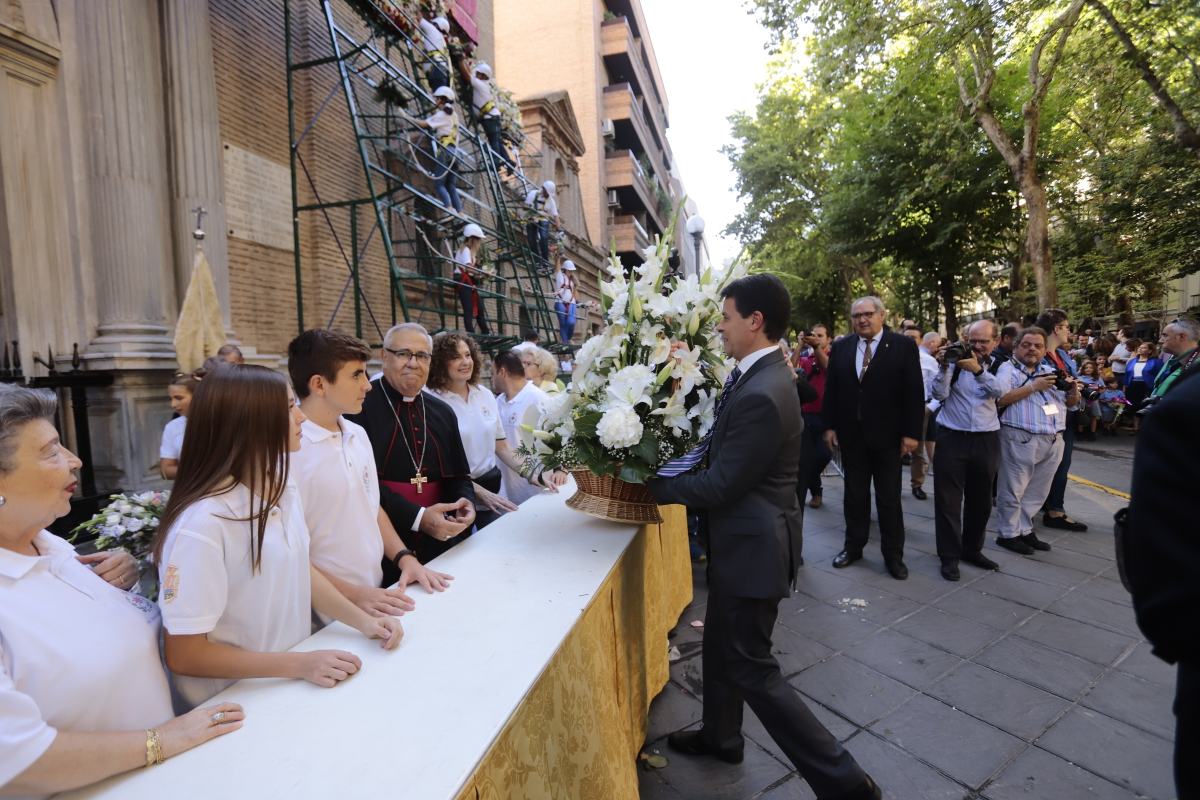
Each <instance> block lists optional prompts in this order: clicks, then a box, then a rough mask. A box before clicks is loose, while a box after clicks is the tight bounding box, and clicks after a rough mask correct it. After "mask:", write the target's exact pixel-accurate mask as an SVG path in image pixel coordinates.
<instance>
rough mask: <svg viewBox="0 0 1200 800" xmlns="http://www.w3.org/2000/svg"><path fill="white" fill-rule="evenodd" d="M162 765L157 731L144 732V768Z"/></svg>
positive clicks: (153, 729) (154, 729)
mask: <svg viewBox="0 0 1200 800" xmlns="http://www.w3.org/2000/svg"><path fill="white" fill-rule="evenodd" d="M161 763H163V752H162V740H161V739H159V738H158V729H157V728H150V729H149V730H147V731H146V766H147V767H151V766H154V765H155V764H161Z"/></svg>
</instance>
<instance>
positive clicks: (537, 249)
mask: <svg viewBox="0 0 1200 800" xmlns="http://www.w3.org/2000/svg"><path fill="white" fill-rule="evenodd" d="M557 191H558V187H556V186H555V185H554V181H546V182H545V183H543V184H542V188H540V189H530V190H529V191H528V192H527V193H526V194H525V206H526V207H527V210H528V212H529V221H528V222H527V223H526V225H525V236H526V238H528V239H529V249H530V250H532V251H533V254H534V255H535V256H537V257H538V258H540V259H541V260H542V266H544V267H546V268H547V269H549V267H550V223H551V221H553V222H554V225H555V226H556V227H558V226H561V225H562V221H561V220H560V219H559V217H558V196H557Z"/></svg>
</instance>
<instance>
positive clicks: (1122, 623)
mask: <svg viewBox="0 0 1200 800" xmlns="http://www.w3.org/2000/svg"><path fill="white" fill-rule="evenodd" d="M1046 610H1047V611H1053V612H1054V613H1055V614H1058V615H1059V616H1063V617H1070V618H1071V619H1077V620H1079V621H1080V622H1090V623H1091V624H1093V625H1096V626H1097V627H1100V628H1107V629H1108V630H1110V631H1116V632H1117V633H1124V634H1128V635H1130V636H1138V637H1140V636H1141V632H1140V631H1139V630H1138V626H1137V621H1136V620H1135V619H1134V616H1133V608H1132V607H1130V606H1129V605H1126V604H1119V603H1110V602H1109V601H1107V600H1101V599H1100V598H1098V597H1088V596H1087V595H1085V594H1080V593H1078V592H1070V593H1069V594H1065V595H1063V596H1062V597H1060V598H1059V599H1057V600H1055V601H1054V602H1053V603H1051V604H1050V605H1048V606H1047V607H1046Z"/></svg>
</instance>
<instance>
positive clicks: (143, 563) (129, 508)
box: [71, 491, 171, 599]
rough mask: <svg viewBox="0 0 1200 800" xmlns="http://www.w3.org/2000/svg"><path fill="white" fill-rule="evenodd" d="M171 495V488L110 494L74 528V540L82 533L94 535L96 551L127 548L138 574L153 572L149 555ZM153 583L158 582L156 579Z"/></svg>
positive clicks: (135, 589) (137, 588)
mask: <svg viewBox="0 0 1200 800" xmlns="http://www.w3.org/2000/svg"><path fill="white" fill-rule="evenodd" d="M170 496H171V493H170V492H169V491H161V492H153V491H151V492H125V493H122V494H114V495H110V496H109V498H108V499H109V504H108V505H107V506H105V507H104V508H102V509H101V510H100V512H99V513H97V514H96V515H95V516H93V517H92V518H91V519H89V520H88V521H86V522H82V523H80V524H79V525H77V526H76V527H75V529H74V530H72V531H71V542H72V543H74V542H75V541H76V540H78V539H79V538H80V537H81V536H89V535H90V536H95V537H96V538H95V541H94V542H93V544H94V546H95V548H96V550H97V551H101V550H124V551H126V552H127V553H129V554H130V555H132V556H133V557H134V558H136V559H137V562H138V571H139V573H141V574H143V575H145V574H147V572H150V573H153V570H152V569H151V566H152V565H151V564H150V556H151V554H152V552H153V547H154V535H155V534H156V533H157V532H158V521H159V519H161V518H162V514H163V511H164V510H165V509H166V507H167V500H168V499H169V498H170ZM154 583H155V584H157V581H155V582H154ZM139 587H140V584H139ZM139 587H135V588H134V591H135V592H136V591H139ZM153 588H155V587H150V589H151V590H150V591H148V592H147V596H151V595H153V594H154V592H153ZM151 599H153V597H151Z"/></svg>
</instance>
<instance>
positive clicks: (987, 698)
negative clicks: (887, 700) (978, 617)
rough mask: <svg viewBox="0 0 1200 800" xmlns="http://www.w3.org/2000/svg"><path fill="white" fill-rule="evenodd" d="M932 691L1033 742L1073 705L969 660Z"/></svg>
mask: <svg viewBox="0 0 1200 800" xmlns="http://www.w3.org/2000/svg"><path fill="white" fill-rule="evenodd" d="M925 691H926V692H927V693H928V694H931V695H933V696H934V697H936V698H938V699H939V700H942V701H944V702H946V703H949V704H950V705H951V706H954V707H955V708H959V709H962V710H963V711H965V712H967V713H968V714H970V715H971V716H973V717H978V718H979V719H981V720H983V721H984V722H989V723H991V724H992V725H995V726H996V727H997V728H1000V729H1001V730H1004V731H1006V732H1008V733H1011V734H1012V735H1013V736H1016V737H1019V738H1021V739H1025V740H1026V741H1031V740H1033V739H1036V738H1037V737H1038V736H1039V735H1041V733H1042V731H1044V730H1046V726H1048V725H1049V724H1050V723H1051V721H1053V720H1054V719H1055V718H1056V717H1057V716H1058V715H1059V714H1061V713H1062V712H1063V711H1065V710H1066V709H1067V707H1068V706H1069V705H1070V704H1069V703H1068V702H1067V701H1066V700H1063V699H1061V698H1058V697H1055V696H1054V695H1052V694H1050V693H1049V692H1044V691H1042V690H1041V689H1035V688H1034V687H1032V686H1030V685H1029V684H1027V683H1022V682H1021V681H1018V680H1013V679H1012V678H1010V677H1008V676H1007V675H1004V674H1002V673H999V672H996V671H995V670H991V669H988V668H987V667H981V666H980V665H978V664H972V663H970V662H966V663H964V664H962V665H961V666H959V667H958V668H957V669H956V670H954V672H951V673H950V674H949V675H947V676H946V677H944V678H942V679H941V680H940V681H938V682H937V683H935V684H933V686H931V687H929V688H928V689H926V690H925Z"/></svg>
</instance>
